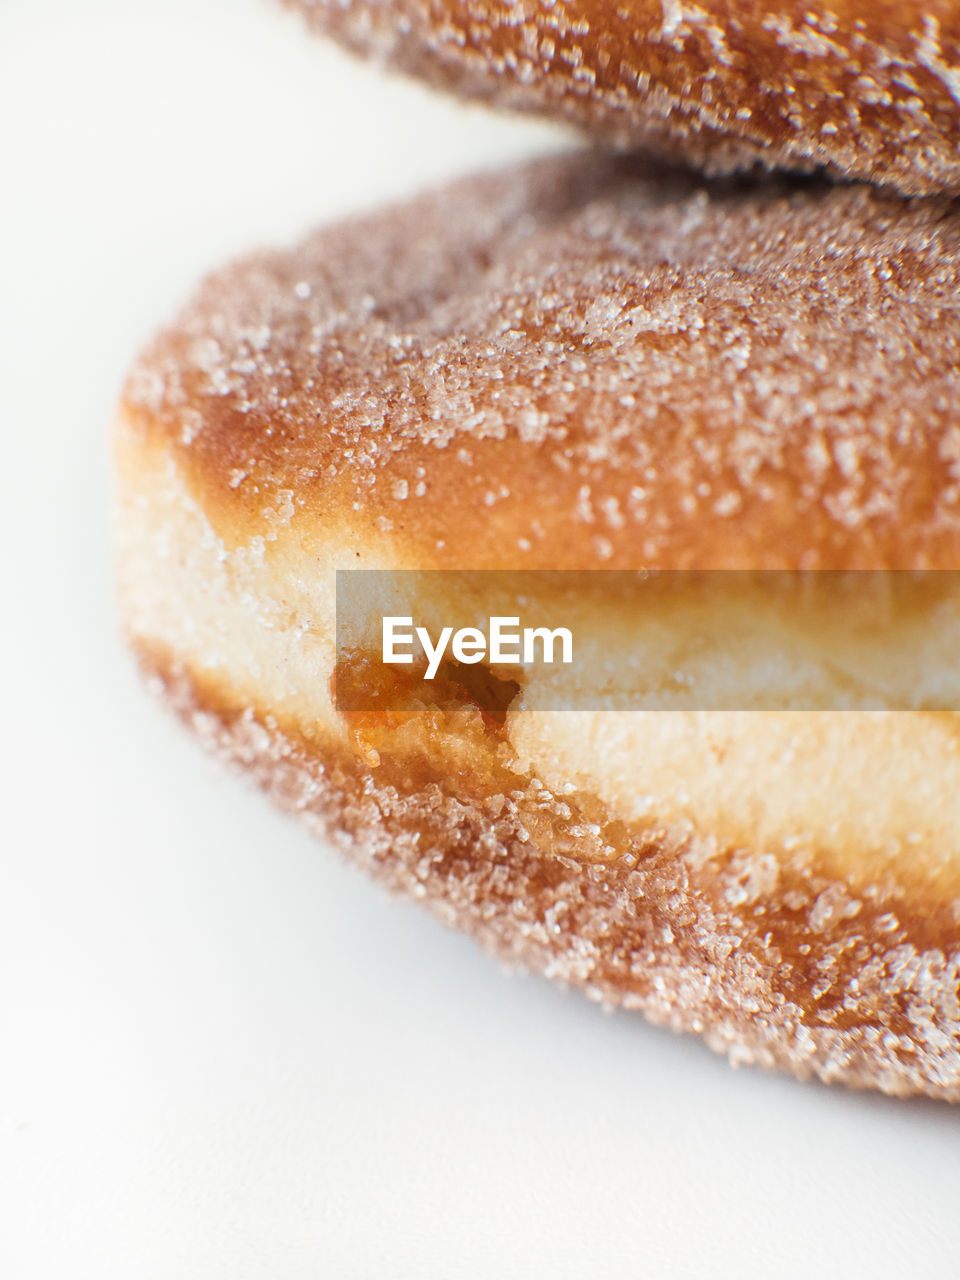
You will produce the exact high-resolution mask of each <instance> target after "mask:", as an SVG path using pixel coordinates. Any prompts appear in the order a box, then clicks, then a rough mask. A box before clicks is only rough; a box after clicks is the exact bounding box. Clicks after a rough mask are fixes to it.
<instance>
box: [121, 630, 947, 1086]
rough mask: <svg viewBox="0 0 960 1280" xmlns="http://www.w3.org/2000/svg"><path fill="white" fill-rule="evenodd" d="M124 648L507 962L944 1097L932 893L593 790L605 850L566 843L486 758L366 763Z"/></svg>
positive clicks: (869, 1078) (238, 759)
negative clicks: (621, 805) (912, 895)
mask: <svg viewBox="0 0 960 1280" xmlns="http://www.w3.org/2000/svg"><path fill="white" fill-rule="evenodd" d="M140 659H141V664H142V667H143V669H144V673H145V674H146V675H147V676H148V678H149V680H150V681H151V682H152V686H153V688H154V691H155V692H156V693H157V694H159V695H160V696H162V697H163V698H164V699H165V701H167V703H168V704H169V705H170V706H172V708H173V709H174V710H175V711H176V713H177V714H178V715H179V716H180V717H181V718H182V719H183V720H184V721H185V722H186V723H187V724H188V725H189V726H190V727H191V728H192V729H193V730H194V732H195V733H196V734H197V735H198V736H199V738H200V739H201V741H202V742H203V744H204V745H205V746H206V747H207V749H209V750H212V751H214V752H216V753H217V754H219V755H221V756H222V757H223V758H224V759H225V760H226V761H228V762H229V763H231V764H233V765H235V766H237V767H239V768H240V769H242V770H243V771H244V772H245V773H247V774H248V776H250V777H251V778H252V779H253V780H254V781H255V782H257V784H258V785H259V786H261V787H262V788H263V789H264V790H265V791H266V792H267V793H268V795H269V796H270V797H271V799H272V800H274V801H275V802H276V803H277V804H279V805H280V806H281V807H282V808H284V809H286V810H288V811H289V812H291V813H294V814H296V815H297V816H298V817H299V818H300V819H301V820H302V821H304V822H305V823H306V824H307V826H308V827H310V828H311V829H312V830H314V831H315V832H316V833H318V834H320V835H322V836H324V837H326V838H332V839H334V840H335V841H336V842H337V843H338V845H339V847H340V848H341V850H342V851H343V852H344V853H345V854H346V856H347V857H348V858H349V859H350V860H351V861H352V862H354V863H355V864H356V865H358V866H359V867H360V868H361V869H362V870H363V871H365V872H366V873H367V874H368V875H371V876H373V877H374V878H375V879H377V880H380V881H381V882H383V883H384V884H385V885H386V886H387V887H388V888H390V889H391V890H392V891H394V892H397V893H401V894H403V895H405V896H408V897H412V898H414V899H417V900H419V901H421V902H423V904H424V905H425V906H426V907H427V908H428V910H430V911H431V913H432V914H433V915H435V916H437V917H438V918H439V919H440V920H442V921H443V922H444V923H445V924H447V925H449V926H450V927H452V928H456V929H459V930H461V931H463V932H465V933H468V934H469V935H470V936H472V937H473V938H474V939H475V940H476V941H478V942H479V943H480V944H481V945H482V946H484V947H485V948H486V949H487V950H489V951H491V952H493V953H494V954H495V955H497V956H499V957H500V958H501V959H502V960H503V961H505V962H507V963H508V964H511V965H514V966H520V967H523V968H526V969H530V970H533V971H535V972H539V973H542V974H544V975H546V976H547V977H549V978H551V979H553V980H554V981H559V982H561V983H563V984H565V985H568V986H572V987H576V988H579V989H580V990H582V991H584V992H585V993H586V994H587V995H588V996H589V997H590V998H591V999H593V1000H598V1001H602V1002H604V1003H605V1004H608V1005H612V1006H618V1005H619V1006H622V1007H624V1008H627V1009H635V1010H639V1011H641V1012H642V1013H643V1014H644V1015H645V1016H646V1017H647V1018H648V1019H649V1020H650V1021H652V1022H654V1023H657V1024H659V1025H662V1026H666V1027H669V1028H671V1029H672V1030H674V1031H681V1032H694V1033H697V1034H701V1035H702V1036H703V1037H704V1039H705V1040H706V1042H707V1043H708V1044H709V1045H710V1047H711V1048H712V1049H714V1050H716V1051H718V1052H720V1053H724V1054H726V1056H727V1057H728V1058H729V1059H730V1061H731V1062H732V1063H733V1064H734V1065H740V1064H745V1063H755V1064H757V1065H760V1066H764V1067H777V1068H780V1069H782V1070H786V1071H789V1072H790V1073H791V1074H793V1075H795V1076H797V1077H799V1078H800V1079H807V1078H811V1077H814V1078H817V1079H820V1080H822V1081H824V1082H826V1083H828V1084H830V1083H843V1084H845V1085H848V1086H854V1087H860V1088H864V1087H867V1088H876V1089H880V1090H881V1091H883V1092H884V1093H889V1094H894V1095H900V1096H909V1095H912V1094H926V1095H928V1096H930V1097H934V1098H939V1099H941V1100H943V1101H952V1102H958V1101H960V947H958V946H956V945H955V946H954V947H953V949H952V950H950V949H948V950H946V951H945V950H944V948H943V945H942V942H943V937H944V934H945V932H946V933H947V934H948V935H949V934H951V933H952V935H953V937H954V940H955V941H956V936H957V921H956V920H955V919H954V918H953V917H952V916H951V915H950V911H949V909H946V910H945V909H943V908H935V909H933V910H930V911H929V912H923V911H921V912H918V911H917V909H916V907H915V906H911V905H910V904H909V903H906V902H904V901H903V900H901V899H899V898H898V896H897V894H896V892H891V890H890V888H889V887H888V886H880V885H878V886H876V887H874V888H873V889H872V890H870V891H869V892H868V893H866V894H864V895H861V896H859V897H857V896H854V895H852V894H850V893H849V892H847V891H845V889H844V887H843V885H841V884H840V883H838V882H836V881H831V880H829V879H826V878H824V877H822V876H821V875H819V874H818V873H817V871H816V869H815V868H814V869H812V870H811V869H806V870H803V871H798V870H789V869H783V870H782V872H781V874H780V875H779V876H778V874H777V872H776V870H775V869H773V868H772V860H771V858H770V856H769V855H763V854H761V853H760V852H759V851H756V850H746V849H739V850H722V849H718V848H717V847H716V846H715V845H713V844H712V843H711V841H710V840H709V838H708V837H707V838H697V837H690V838H687V839H683V840H677V839H676V838H671V837H670V836H669V835H667V834H666V833H663V832H653V833H651V832H646V833H638V832H631V831H630V830H629V829H625V828H624V827H623V824H620V823H615V822H605V821H604V819H605V818H607V819H609V815H604V814H602V813H597V812H596V811H595V810H594V811H591V813H590V817H591V818H593V819H596V820H597V821H595V822H594V823H593V827H594V828H595V829H596V831H597V832H598V833H599V839H600V840H601V841H602V842H604V843H605V845H606V853H605V857H604V859H603V860H602V861H583V860H582V859H581V858H580V857H578V856H577V854H576V851H575V847H574V846H575V842H574V845H571V842H570V831H571V827H575V826H576V824H577V822H578V821H580V822H582V820H583V817H584V815H583V811H582V810H581V809H580V808H579V806H578V801H579V800H580V799H581V797H576V796H569V795H568V796H564V797H558V796H555V795H552V794H551V793H550V792H549V791H548V790H547V789H545V788H544V787H543V785H542V784H541V783H539V782H538V781H537V780H536V779H531V778H529V777H523V776H521V775H511V774H509V773H508V772H505V771H503V772H502V773H501V776H499V777H498V778H497V781H498V782H500V783H501V785H505V790H503V791H494V790H492V789H490V788H485V787H483V786H476V787H474V786H471V785H470V783H469V781H467V782H466V784H465V783H464V779H463V778H462V777H461V778H460V779H459V780H458V782H457V784H456V785H454V784H453V781H452V779H451V778H450V777H444V776H442V775H439V774H438V775H437V776H435V777H432V778H431V777H427V776H421V778H420V779H419V782H418V783H416V782H414V781H413V780H412V778H411V776H410V775H408V774H405V771H404V768H403V767H402V765H401V766H400V767H395V768H393V769H391V768H390V767H389V765H388V766H387V767H385V768H383V769H378V770H375V769H371V768H370V767H369V765H367V764H365V763H364V762H363V761H362V760H360V759H359V758H358V757H356V756H355V755H351V754H350V753H349V752H343V751H338V750H331V749H329V748H327V749H326V750H322V749H319V750H318V748H317V745H316V744H314V743H310V742H309V741H307V740H305V739H303V738H302V737H300V736H299V735H296V734H293V735H291V734H289V733H285V732H284V731H283V730H282V729H281V728H279V727H278V726H277V724H276V723H275V722H271V721H270V719H269V717H267V718H264V717H262V716H260V715H258V714H257V713H256V712H255V711H254V710H253V709H252V708H248V709H247V710H245V711H241V710H238V709H237V708H236V707H235V706H231V705H230V698H229V696H228V697H227V698H223V697H222V696H218V695H217V693H216V692H215V691H214V690H213V689H212V688H211V687H210V686H206V687H205V686H204V683H203V682H202V681H200V682H198V681H196V680H195V679H193V678H191V676H190V675H189V673H188V672H187V671H186V670H185V668H184V667H183V666H182V665H181V664H179V663H177V662H176V661H174V660H171V659H170V657H169V655H163V654H159V653H157V652H154V651H151V650H149V649H148V648H146V647H141V648H140ZM564 836H566V844H567V851H566V852H558V851H557V850H556V849H555V848H554V847H553V846H554V844H555V842H556V841H557V840H558V838H559V839H561V840H562V839H563V838H564ZM594 839H595V840H596V837H595V838H594Z"/></svg>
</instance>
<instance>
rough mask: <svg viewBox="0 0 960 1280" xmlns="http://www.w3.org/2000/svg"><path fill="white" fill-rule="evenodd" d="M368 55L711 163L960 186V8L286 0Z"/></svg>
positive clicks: (442, 83)
mask: <svg viewBox="0 0 960 1280" xmlns="http://www.w3.org/2000/svg"><path fill="white" fill-rule="evenodd" d="M285 3H286V4H288V5H289V6H290V7H291V8H295V9H298V10H300V11H302V12H303V13H304V15H305V17H306V19H307V21H308V22H309V23H310V25H311V26H312V27H313V28H314V29H316V30H317V31H319V32H323V33H325V34H329V35H331V36H334V37H335V38H336V39H338V40H340V41H341V42H342V43H343V44H345V45H347V46H349V47H350V48H352V49H354V50H357V51H359V52H362V53H367V54H372V55H373V56H375V57H377V58H378V59H380V60H382V61H385V62H388V63H391V64H393V65H395V66H397V67H399V68H401V69H402V70H404V71H407V72H410V73H412V74H415V75H417V76H420V77H422V78H424V79H426V80H428V81H430V82H432V83H433V84H435V85H438V86H439V87H441V88H443V89H447V90H451V91H453V92H455V93H459V94H463V95H465V96H467V97H471V98H477V99H481V100H484V101H489V102H492V103H494V104H495V105H497V106H501V107H507V108H511V109H514V110H519V111H528V112H536V113H539V114H543V115H549V116H552V117H553V118H555V119H557V120H562V121H568V122H570V123H572V124H575V125H578V126H581V127H583V128H586V129H588V130H590V131H591V132H592V133H593V134H594V135H595V136H597V137H599V138H602V139H605V140H606V141H608V142H616V143H619V144H622V145H624V146H628V147H631V148H644V149H647V150H649V151H651V152H655V153H659V154H662V155H664V156H667V157H673V158H676V159H682V160H686V161H688V162H691V163H694V164H696V165H698V166H702V167H704V168H705V169H707V170H708V171H710V172H714V173H719V172H729V171H731V170H734V169H741V168H748V167H751V166H753V165H763V166H767V167H769V168H787V169H790V168H793V169H813V168H815V167H818V166H826V167H827V168H829V169H831V170H832V171H833V172H835V173H840V174H847V175H850V176H853V177H856V178H861V179H869V180H871V181H874V182H879V183H890V184H892V185H894V186H896V187H898V188H899V189H900V190H901V191H903V192H906V193H921V192H936V191H945V190H953V191H956V190H957V189H958V188H960V5H958V4H957V3H955V0H946V2H944V3H938V4H935V5H930V4H928V3H923V2H922V0H880V2H879V3H868V2H867V0H842V2H841V3H836V0H834V2H833V3H831V4H829V5H828V4H824V3H822V2H818V3H812V4H811V3H807V0H764V3H747V4H744V3H737V2H736V0H698V3H696V4H692V3H686V0H625V2H623V3H616V4H614V3H610V2H608V0H562V2H561V3H554V2H552V0H520V2H519V3H504V2H503V0H500V2H498V3H488V2H487V0H387V3H383V2H381V0H285Z"/></svg>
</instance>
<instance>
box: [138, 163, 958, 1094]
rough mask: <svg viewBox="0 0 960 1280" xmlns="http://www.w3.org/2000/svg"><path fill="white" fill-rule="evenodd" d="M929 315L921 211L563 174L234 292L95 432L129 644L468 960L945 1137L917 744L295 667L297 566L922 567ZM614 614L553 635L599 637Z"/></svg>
mask: <svg viewBox="0 0 960 1280" xmlns="http://www.w3.org/2000/svg"><path fill="white" fill-rule="evenodd" d="M958 287H960V210H958V208H957V207H956V206H955V205H953V204H952V203H951V202H950V201H948V200H945V199H915V200H905V199H902V198H900V197H897V196H893V195H889V194H883V193H880V192H878V191H876V190H873V189H870V188H867V187H862V186H850V187H829V186H826V185H822V184H820V183H818V182H816V181H813V180H800V179H798V180H796V181H793V182H791V183H786V182H778V183H777V184H770V185H761V186H756V185H753V186H750V187H745V186H742V185H738V184H737V183H735V182H732V181H728V180H727V181H721V182H711V181H707V180H697V179H694V178H692V177H690V176H686V175H682V174H678V173H675V172H671V171H668V170H663V169H656V168H651V167H643V166H642V165H641V164H640V163H639V162H636V161H628V160H625V159H616V158H607V157H603V156H592V155H587V154H577V155H573V156H571V157H567V158H564V159H561V160H553V161H546V162H540V163H538V164H534V165H530V166H526V167H524V168H521V169H514V170H510V171H508V172H506V173H504V174H501V175H496V176H491V177H484V178H478V179H472V180H469V181H465V182H461V183H459V184H457V185H454V186H453V187H450V188H448V189H446V190H444V191H440V192H434V193H431V194H428V195H426V196H424V197H421V198H420V199H418V200H416V201H413V202H411V203H408V204H406V205H404V206H402V207H399V208H395V209H390V210H388V211H385V212H381V213H376V214H371V215H368V216H365V217H364V218H360V219H354V220H351V221H349V222H345V223H342V224H340V225H338V226H334V227H331V228H328V229H325V230H322V231H320V232H317V233H315V234H314V235H312V236H310V237H309V238H308V239H307V240H306V241H305V242H304V243H303V244H301V245H300V246H298V247H297V248H296V249H294V250H292V251H289V252H273V253H265V254H261V255H259V256H255V257H251V258H249V259H247V260H245V261H242V262H240V263H238V264H235V265H233V266H231V267H228V268H227V269H226V270H224V271H222V272H220V273H219V274H217V275H214V276H212V277H211V278H210V279H208V280H207V281H206V283H205V284H204V285H203V287H202V288H201V289H200V291H199V293H198V294H197V296H196V297H195V299H194V300H193V301H192V302H191V303H190V305H189V306H188V307H187V308H186V310H185V311H184V313H183V314H182V315H181V317H180V318H179V320H178V321H177V322H176V324H174V325H173V326H172V327H171V328H170V329H168V330H167V331H166V332H165V333H163V334H161V335H160V337H159V338H158V339H157V340H156V341H155V342H154V344H153V345H152V346H151V347H150V348H149V349H148V350H147V351H146V352H145V354H144V355H143V357H142V358H141V360H140V362H139V363H138V365H137V367H136V368H135V370H134V372H133V374H132V376H131V378H130V381H129V383H128V386H127V389H126V392H125V396H124V400H123V404H122V409H121V414H120V420H119V426H118V432H117V466H118V474H119V519H118V533H119V545H120V556H119V576H120V591H121V600H122V606H123V616H124V621H125V626H126V629H127V632H128V634H129V637H130V639H131V642H132V644H133V646H134V648H135V650H136V652H137V654H138V655H139V658H140V661H141V663H142V665H143V667H144V669H145V670H146V671H147V672H148V673H149V676H150V678H151V679H152V680H153V682H154V683H155V685H156V686H157V688H158V689H162V690H164V691H165V693H166V695H167V697H168V698H169V699H170V701H171V702H172V704H173V705H174V707H175V708H176V709H177V710H178V711H179V713H180V714H181V715H182V716H183V717H184V718H185V719H186V720H187V721H188V722H189V723H190V724H192V725H193V726H194V728H195V729H196V730H197V731H198V732H199V733H200V735H201V736H202V737H203V738H204V739H205V740H206V741H208V742H209V743H210V744H212V745H214V746H215V747H216V748H218V749H219V750H221V751H222V752H224V753H225V754H226V755H227V756H229V757H230V758H232V759H233V760H234V761H237V762H239V763H240V764H241V765H242V766H243V767H244V768H245V769H247V770H248V771H249V772H250V773H251V774H252V776H253V777H255V778H256V779H257V780H258V781H259V782H260V783H261V784H262V785H263V786H264V787H265V788H266V789H267V790H268V791H269V792H270V793H271V794H272V795H273V796H274V797H275V799H277V800H278V801H279V802H280V803H281V804H283V805H285V806H287V807H288V808H290V809H292V810H294V811H296V812H298V813H300V814H301V815H302V816H303V817H304V818H305V819H306V821H307V822H308V823H310V824H311V825H313V826H315V827H317V828H319V829H322V830H324V831H327V832H330V833H332V834H334V835H335V836H336V838H337V839H338V840H340V841H341V843H342V844H343V846H344V848H346V849H348V850H349V852H350V854H351V856H352V857H353V858H354V859H355V860H356V861H357V862H358V863H360V864H361V865H362V866H364V867H365V868H366V869H367V870H369V871H370V872H372V873H373V874H374V875H376V876H378V877H379V878H381V879H382V880H383V881H385V882H386V883H387V884H388V885H390V886H392V887H393V888H395V889H398V890H400V891H402V892H404V893H408V894H411V895H413V896H415V897H418V898H422V899H423V900H424V901H425V903H426V904H427V905H428V906H429V907H430V908H431V909H432V910H433V911H434V912H435V913H436V914H437V915H439V916H440V917H441V918H442V919H444V920H446V921H448V922H449V923H450V924H452V925H454V926H456V927H458V928H460V929H463V930H466V931H467V932H469V933H470V934H472V935H473V936H474V937H475V938H477V939H478V940H479V941H480V942H481V943H483V944H484V945H485V946H487V947H488V948H490V949H491V950H493V951H494V952H496V953H497V954H498V955H500V956H501V957H504V958H505V959H507V960H508V961H511V962H517V963H519V964H522V965H525V966H528V967H530V968H532V969H535V970H539V971H541V972H543V973H546V974H548V975H549V976H551V977H553V978H556V979H559V980H561V981H564V982H566V983H570V984H574V985H576V986H579V987H581V988H583V989H585V990H586V991H587V992H588V993H589V994H590V995H591V996H593V997H595V998H597V999H600V1000H603V1001H606V1002H610V1003H613V1004H622V1005H625V1006H628V1007H635V1008H639V1009H641V1010H643V1011H644V1012H645V1013H646V1014H647V1016H648V1017H650V1018H652V1019H653V1020H654V1021H657V1022H660V1023H664V1024H666V1025H669V1026H671V1027H673V1028H675V1029H681V1030H692V1031H696V1032H700V1033H702V1034H703V1035H704V1036H705V1037H706V1038H707V1040H708V1041H709V1043H710V1044H711V1045H713V1046H714V1047H716V1048H718V1049H721V1050H723V1051H725V1052H727V1053H728V1054H729V1055H730V1056H731V1057H732V1058H733V1059H734V1060H737V1061H756V1062H760V1063H763V1064H769V1065H779V1066H781V1067H783V1068H786V1069H788V1070H790V1071H792V1072H794V1073H796V1074H797V1075H800V1076H810V1075H814V1076H818V1077H820V1078H821V1079H823V1080H828V1081H833V1080H839V1081H844V1082H846V1083H849V1084H854V1085H868V1086H875V1087H878V1088H880V1089H882V1090H885V1091H887V1092H889V1093H895V1094H909V1093H926V1094H930V1095H933V1096H937V1097H941V1098H947V1099H953V1100H960V995H958V982H960V718H958V716H957V715H956V714H954V713H952V712H939V713H929V712H926V711H923V710H908V711H904V710H884V709H880V710H874V711H869V712H866V711H859V710H853V711H822V710H820V711H809V710H802V709H801V710H797V711H783V710H782V711H768V712H763V713H757V712H751V711H736V710H730V711H717V710H706V711H704V710H696V709H691V710H688V711H677V712H656V711H643V710H637V711H632V712H616V713H605V712H604V711H602V710H591V709H587V710H579V711H575V712H574V711H537V710H530V709H529V708H527V707H526V705H525V703H524V700H523V697H522V696H521V697H518V698H516V699H515V700H514V701H513V702H511V703H509V705H506V706H505V709H504V713H503V716H502V717H501V720H500V721H499V722H492V720H491V717H489V716H487V715H484V714H483V713H482V712H481V711H480V710H478V707H477V705H476V704H475V702H474V701H472V700H471V698H470V697H469V696H466V695H465V694H464V692H463V690H462V689H459V688H458V687H457V686H456V685H452V684H450V683H448V684H446V685H442V684H441V685H440V686H438V687H437V689H436V691H435V693H434V694H433V695H432V698H428V699H426V700H424V701H421V702H418V703H416V704H415V707H414V712H413V713H411V714H406V715H403V716H394V717H391V716H382V717H380V718H379V719H378V718H377V716H376V715H371V716H367V717H366V718H364V717H359V718H358V717H355V716H352V715H351V714H348V713H347V712H345V711H344V710H343V709H342V708H340V707H339V706H338V704H337V702H336V700H335V688H336V677H337V675H338V673H337V671H336V669H335V668H336V663H337V654H336V652H335V648H334V570H335V569H337V568H341V569H342V568H363V567H368V568H370V567H372V568H417V569H464V568H474V569H490V568H510V569H528V568H529V569H582V570H593V569H608V568H617V569H629V570H635V569H642V568H655V569H660V570H674V569H698V570H707V569H717V570H719V569H784V570H792V569H798V568H801V569H872V570H894V569H899V570H904V569H906V570H916V569H927V570H945V569H956V568H957V567H960V429H958V425H957V417H956V406H957V404H958V403H960V312H958V310H957V306H956V299H957V296H958ZM946 604H947V605H948V606H949V609H950V610H952V613H951V614H950V616H951V617H952V618H953V619H954V620H955V619H956V616H957V609H958V605H960V601H958V600H957V598H956V593H954V595H953V596H952V597H951V598H950V599H949V600H948V601H947V602H946ZM745 607H752V606H750V605H749V602H748V603H747V605H746V606H745ZM627 608H628V606H627V605H626V604H624V605H622V606H616V608H615V611H614V614H613V615H611V617H610V618H609V619H599V620H598V619H597V618H596V617H595V616H593V617H592V619H591V617H588V618H587V622H588V623H590V624H591V625H593V627H594V630H595V632H596V633H597V634H598V635H599V636H600V638H601V640H602V639H603V636H604V635H605V634H606V630H605V629H606V628H607V627H608V626H609V629H610V634H611V635H614V633H616V634H617V635H620V636H621V637H622V636H623V635H626V636H627V637H628V638H629V634H630V626H631V625H632V623H631V617H630V615H629V613H628V612H626V610H627ZM917 608H918V609H919V608H921V606H920V605H918V606H917ZM584 612H585V613H586V614H588V615H590V613H591V610H590V609H589V608H587V606H586V605H584ZM918 616H919V621H920V623H921V624H922V626H923V627H929V628H931V629H935V628H940V627H944V626H947V625H948V624H947V623H945V622H944V620H943V611H942V609H941V610H940V611H939V612H937V613H936V614H934V612H933V611H932V610H931V611H930V612H929V615H928V614H926V613H925V614H923V615H922V616H920V615H918ZM912 621H914V622H916V621H917V618H914V619H912ZM949 625H953V623H950V624H949ZM944 634H948V633H947V632H944ZM949 634H952V633H949ZM611 643H613V641H611ZM618 643H625V642H623V641H622V640H621V641H619V642H618ZM344 674H346V675H347V676H350V675H351V674H353V675H356V674H357V673H356V672H351V671H347V672H346V673H344V671H340V672H339V675H341V676H343V675H344ZM360 675H361V676H362V672H361V673H360ZM817 678H818V679H820V678H821V676H819V675H818V676H817ZM832 678H833V676H832V675H831V674H830V669H829V663H826V662H825V663H824V667H823V674H822V679H823V680H825V681H826V680H830V679H832ZM881 695H882V691H881Z"/></svg>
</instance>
